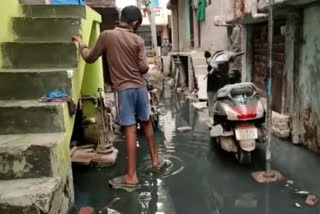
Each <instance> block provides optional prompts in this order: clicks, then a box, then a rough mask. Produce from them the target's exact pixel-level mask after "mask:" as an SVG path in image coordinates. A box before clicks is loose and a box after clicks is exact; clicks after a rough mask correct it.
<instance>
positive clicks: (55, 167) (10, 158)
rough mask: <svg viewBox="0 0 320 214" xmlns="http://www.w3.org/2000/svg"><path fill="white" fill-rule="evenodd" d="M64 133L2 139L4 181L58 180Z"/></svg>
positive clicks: (0, 152) (0, 155)
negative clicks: (59, 150) (54, 178)
mask: <svg viewBox="0 0 320 214" xmlns="http://www.w3.org/2000/svg"><path fill="white" fill-rule="evenodd" d="M64 137H65V134H64V133H53V134H20V135H0V180H2V179H20V178H40V177H50V176H58V175H59V174H58V171H59V168H60V166H59V162H58V157H59V154H58V147H59V144H61V143H63V142H64Z"/></svg>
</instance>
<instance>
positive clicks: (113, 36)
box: [81, 27, 149, 91]
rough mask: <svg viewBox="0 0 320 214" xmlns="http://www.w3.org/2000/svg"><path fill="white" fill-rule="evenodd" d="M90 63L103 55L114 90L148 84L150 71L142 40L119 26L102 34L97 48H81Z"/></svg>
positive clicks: (82, 53)
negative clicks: (147, 79) (147, 77)
mask: <svg viewBox="0 0 320 214" xmlns="http://www.w3.org/2000/svg"><path fill="white" fill-rule="evenodd" d="M81 55H82V57H83V58H84V60H85V61H86V62H88V63H93V62H95V61H96V60H97V59H98V58H99V57H100V56H101V55H104V56H105V57H106V59H107V62H108V67H109V72H110V77H111V82H112V88H113V89H114V90H115V91H121V90H125V89H129V88H141V87H144V86H145V85H146V81H145V79H144V78H143V74H145V73H147V72H148V70H149V65H148V62H147V56H146V51H145V46H144V41H143V39H142V38H141V37H140V36H138V35H136V34H134V33H133V32H132V31H131V30H129V29H127V28H122V27H117V28H115V29H113V30H106V31H104V32H102V33H101V35H100V37H99V39H98V41H97V43H96V45H95V46H94V48H92V49H89V48H87V47H82V48H81Z"/></svg>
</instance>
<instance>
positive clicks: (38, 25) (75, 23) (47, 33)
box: [12, 17, 81, 42]
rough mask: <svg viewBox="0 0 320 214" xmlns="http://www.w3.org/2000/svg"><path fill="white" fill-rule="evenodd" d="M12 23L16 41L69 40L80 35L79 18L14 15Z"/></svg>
mask: <svg viewBox="0 0 320 214" xmlns="http://www.w3.org/2000/svg"><path fill="white" fill-rule="evenodd" d="M12 23H13V30H14V32H15V33H16V35H17V40H18V41H38V42H41V41H50V42H70V41H71V38H72V36H73V35H81V30H80V29H81V19H80V18H33V17H32V18H31V17H15V18H13V19H12Z"/></svg>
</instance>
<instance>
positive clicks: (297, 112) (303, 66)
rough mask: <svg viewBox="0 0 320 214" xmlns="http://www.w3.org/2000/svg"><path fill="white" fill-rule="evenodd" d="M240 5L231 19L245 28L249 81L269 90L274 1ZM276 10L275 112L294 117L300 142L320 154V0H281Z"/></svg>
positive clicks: (245, 70)
mask: <svg viewBox="0 0 320 214" xmlns="http://www.w3.org/2000/svg"><path fill="white" fill-rule="evenodd" d="M239 2H242V5H243V6H244V8H246V10H243V9H242V8H243V7H241V6H239ZM237 3H238V4H237ZM234 4H235V5H238V6H236V7H235V9H234V11H233V14H232V15H231V16H229V18H228V19H227V23H229V24H241V26H242V49H243V51H245V55H244V57H243V80H244V81H252V82H254V83H255V84H256V85H257V86H258V87H259V88H261V89H263V90H265V89H266V77H267V70H268V66H267V49H268V44H267V41H268V25H267V17H268V14H267V13H268V10H267V8H268V1H266V0H259V1H258V0H254V1H253V0H252V1H249V0H241V1H237V0H234ZM240 5H241V4H240ZM274 10H275V26H274V42H273V67H272V69H273V70H272V72H273V75H272V78H273V86H272V97H273V110H275V111H277V112H280V113H284V114H288V115H290V116H291V118H292V119H291V121H292V122H291V126H292V127H291V128H292V141H293V142H294V143H297V144H298V143H301V144H304V145H306V146H307V147H308V148H309V149H311V150H313V151H316V152H320V141H319V139H320V126H319V125H320V98H319V96H318V95H317V93H318V91H319V90H320V81H319V80H320V54H319V53H320V30H319V29H320V1H317V0H314V1H312V0H286V1H278V0H276V1H275V5H274Z"/></svg>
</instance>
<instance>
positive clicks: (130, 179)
mask: <svg viewBox="0 0 320 214" xmlns="http://www.w3.org/2000/svg"><path fill="white" fill-rule="evenodd" d="M124 179H125V181H126V183H127V184H131V185H136V184H139V179H138V177H137V175H134V176H133V177H129V176H128V175H125V176H124Z"/></svg>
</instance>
